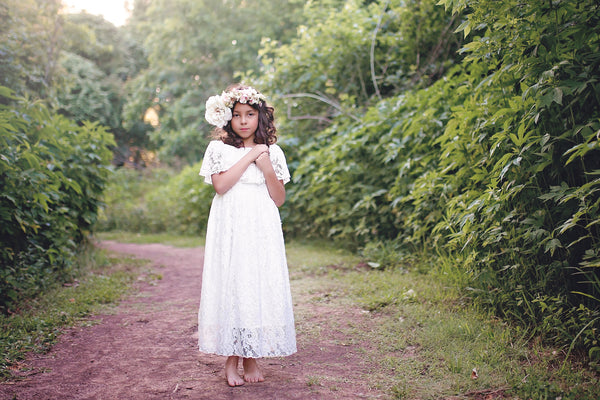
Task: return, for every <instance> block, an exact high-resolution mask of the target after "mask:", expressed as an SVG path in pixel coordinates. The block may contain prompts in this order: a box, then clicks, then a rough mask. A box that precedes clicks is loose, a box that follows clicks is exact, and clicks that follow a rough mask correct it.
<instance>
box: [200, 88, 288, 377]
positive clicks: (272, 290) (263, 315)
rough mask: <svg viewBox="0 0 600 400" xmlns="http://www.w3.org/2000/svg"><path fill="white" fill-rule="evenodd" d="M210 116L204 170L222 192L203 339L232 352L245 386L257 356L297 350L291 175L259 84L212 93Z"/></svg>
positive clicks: (213, 222)
mask: <svg viewBox="0 0 600 400" xmlns="http://www.w3.org/2000/svg"><path fill="white" fill-rule="evenodd" d="M206 120H207V121H208V122H209V123H210V124H212V125H215V126H216V129H215V131H216V132H217V133H218V134H220V139H219V140H214V141H212V142H210V143H209V145H208V147H207V149H206V153H205V155H204V160H203V161H202V167H201V168H200V175H201V176H203V177H204V180H205V182H207V183H211V184H212V185H213V187H214V188H215V191H216V192H217V193H216V195H215V197H214V199H213V202H212V205H211V209H210V214H209V218H208V225H207V231H206V245H205V253H204V271H203V274H202V293H201V299H200V311H199V314H198V335H199V338H198V344H199V348H200V351H202V352H205V353H213V354H219V355H223V356H228V358H227V361H226V362H225V377H226V379H227V382H228V384H229V385H230V386H240V385H243V384H244V381H246V382H262V381H263V380H264V376H263V373H262V371H261V369H260V368H259V366H258V363H257V362H256V359H257V358H261V357H274V356H286V355H290V354H292V353H295V352H296V331H295V328H294V316H293V312H292V299H291V294H290V284H289V277H288V269H287V262H286V257H285V247H284V240H283V232H282V230H281V220H280V217H279V210H278V208H277V207H279V206H281V205H282V204H283V202H284V201H285V188H284V184H285V183H287V182H288V181H289V180H290V173H289V171H288V168H287V164H286V161H285V156H284V154H283V151H282V150H281V148H280V147H279V146H277V145H276V144H275V142H276V141H277V137H276V135H275V133H276V128H275V125H274V123H273V121H274V120H273V108H272V107H270V106H268V105H267V104H266V102H265V97H264V96H263V95H262V94H261V93H259V92H257V91H256V90H255V89H254V88H252V87H247V86H240V85H237V86H233V87H230V88H228V89H227V90H226V91H224V92H223V93H222V94H221V95H220V96H212V97H211V98H209V99H208V101H207V102H206ZM240 357H241V358H242V366H243V371H244V373H243V378H242V376H241V375H240V374H239V373H238V362H239V358H240Z"/></svg>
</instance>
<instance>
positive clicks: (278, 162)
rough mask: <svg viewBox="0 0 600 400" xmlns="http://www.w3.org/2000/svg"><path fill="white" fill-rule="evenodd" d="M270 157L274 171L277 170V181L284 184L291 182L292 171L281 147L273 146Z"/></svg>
mask: <svg viewBox="0 0 600 400" xmlns="http://www.w3.org/2000/svg"><path fill="white" fill-rule="evenodd" d="M269 155H270V156H271V164H273V169H274V170H275V175H276V176H277V179H279V180H281V181H283V183H284V184H285V183H288V182H289V181H290V171H289V169H288V166H287V162H286V161H285V155H284V154H283V150H281V147H279V146H278V145H276V144H274V145H271V146H270V149H269Z"/></svg>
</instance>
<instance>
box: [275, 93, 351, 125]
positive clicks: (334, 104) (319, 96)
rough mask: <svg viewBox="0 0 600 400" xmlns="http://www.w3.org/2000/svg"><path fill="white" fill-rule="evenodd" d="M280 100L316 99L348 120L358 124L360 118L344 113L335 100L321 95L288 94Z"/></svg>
mask: <svg viewBox="0 0 600 400" xmlns="http://www.w3.org/2000/svg"><path fill="white" fill-rule="evenodd" d="M281 97H282V98H294V97H309V98H311V99H316V100H319V101H322V102H323V103H327V104H329V105H330V106H331V107H333V108H335V109H336V110H338V111H340V112H341V113H342V114H346V115H347V116H349V117H350V118H352V119H353V120H355V121H358V122H360V118H358V117H357V116H355V115H353V114H350V113H349V112H347V111H345V110H344V109H343V108H342V106H341V105H340V103H338V102H337V101H335V100H332V99H330V98H328V97H326V96H325V95H323V94H313V93H290V94H284V95H283V96H281Z"/></svg>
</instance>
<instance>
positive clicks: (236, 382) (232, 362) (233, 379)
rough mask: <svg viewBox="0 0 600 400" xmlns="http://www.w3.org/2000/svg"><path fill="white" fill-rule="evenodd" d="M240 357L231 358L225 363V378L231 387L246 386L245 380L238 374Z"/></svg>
mask: <svg viewBox="0 0 600 400" xmlns="http://www.w3.org/2000/svg"><path fill="white" fill-rule="evenodd" d="M238 360H239V357H238V356H230V357H228V358H227V361H225V378H227V383H228V384H229V386H232V387H234V386H242V385H243V384H244V380H243V379H242V377H241V376H240V374H238V371H237V368H238Z"/></svg>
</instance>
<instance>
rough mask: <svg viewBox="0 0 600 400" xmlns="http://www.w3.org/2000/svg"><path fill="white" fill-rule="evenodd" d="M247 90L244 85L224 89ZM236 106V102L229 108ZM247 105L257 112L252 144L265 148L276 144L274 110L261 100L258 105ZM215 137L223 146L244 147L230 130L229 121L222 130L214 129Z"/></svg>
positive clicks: (239, 138)
mask: <svg viewBox="0 0 600 400" xmlns="http://www.w3.org/2000/svg"><path fill="white" fill-rule="evenodd" d="M247 88H248V86H244V85H231V86H229V87H228V88H227V89H226V91H230V90H235V89H247ZM236 104H237V102H236V103H234V104H233V106H232V107H231V108H232V109H233V108H235V105H236ZM247 104H248V105H249V106H250V107H252V108H254V109H255V110H256V111H258V127H257V128H256V134H255V136H254V143H256V144H266V145H267V146H268V145H272V144H274V143H276V142H277V135H276V133H277V128H276V127H275V116H274V112H275V109H274V108H273V107H271V106H269V105H268V104H267V103H266V101H264V100H261V101H260V102H259V103H258V104H250V103H247ZM215 135H216V137H217V138H218V139H221V140H222V141H223V143H225V144H228V145H231V146H235V147H243V146H244V142H243V140H242V138H241V137H239V136H238V135H237V133H235V132H234V131H233V129H232V128H231V121H229V122H227V125H225V126H224V127H223V128H215Z"/></svg>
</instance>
